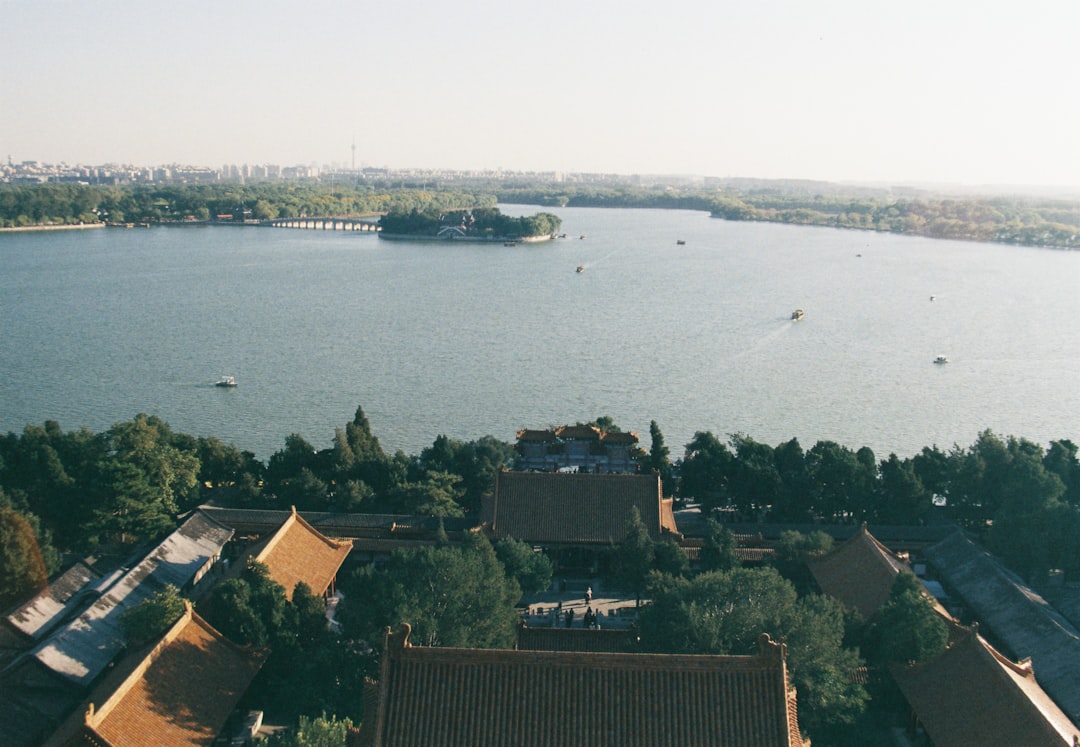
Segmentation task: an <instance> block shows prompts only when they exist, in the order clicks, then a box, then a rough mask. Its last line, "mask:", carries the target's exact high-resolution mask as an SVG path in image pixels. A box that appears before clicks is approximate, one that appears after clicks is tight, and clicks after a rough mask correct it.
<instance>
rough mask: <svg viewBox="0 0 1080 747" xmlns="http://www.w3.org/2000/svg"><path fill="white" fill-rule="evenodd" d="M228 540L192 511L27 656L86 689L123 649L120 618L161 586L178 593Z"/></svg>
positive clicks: (225, 533)
mask: <svg viewBox="0 0 1080 747" xmlns="http://www.w3.org/2000/svg"><path fill="white" fill-rule="evenodd" d="M232 535H233V530H231V529H229V528H227V527H225V526H222V525H221V524H219V523H218V522H217V521H215V520H213V519H212V518H210V517H209V516H207V515H206V514H205V513H203V512H201V511H196V512H195V513H194V514H192V515H191V517H190V518H188V519H187V521H185V522H184V523H183V524H182V525H181V526H180V527H179V528H178V529H177V530H176V531H175V532H173V533H172V534H170V535H169V536H168V537H166V538H165V540H164V541H163V542H162V543H161V544H160V545H158V546H157V547H155V548H154V549H153V550H152V551H151V552H150V553H149V554H148V555H147V556H146V557H145V558H143V560H142V561H140V562H139V563H138V564H137V565H136V566H135V567H134V568H132V569H131V570H130V571H128V572H127V573H124V574H122V575H120V576H119V577H113V579H110V580H111V581H112V582H111V583H110V584H109V585H108V586H107V587H105V588H102V589H101V594H102V595H101V597H100V598H99V599H98V600H97V602H95V603H94V604H93V605H92V606H91V607H90V608H89V609H87V610H86V611H85V612H83V613H82V614H81V615H79V617H78V618H76V619H74V620H72V621H71V622H69V623H68V624H67V625H65V626H64V627H62V628H59V629H57V630H56V632H55V633H53V634H52V635H50V636H48V637H47V638H46V639H45V640H44V641H43V642H42V643H41V644H40V645H39V646H38V647H37V648H36V649H34V652H33V655H34V657H36V658H37V659H38V661H40V662H41V663H42V664H44V665H45V666H46V667H48V668H49V669H51V670H53V671H54V672H56V673H58V674H60V675H62V676H64V677H66V678H68V679H69V680H72V681H74V682H76V683H78V684H80V685H89V684H90V683H91V682H92V681H93V680H94V679H95V678H96V677H97V676H98V675H99V674H100V673H101V672H102V670H104V669H105V667H107V666H108V664H109V662H110V661H112V659H113V658H114V657H115V656H116V655H117V654H118V653H119V652H120V651H121V650H122V649H123V647H124V634H123V630H122V629H121V626H120V616H121V615H122V614H123V612H124V611H125V610H127V609H130V608H131V607H134V606H135V605H136V604H138V603H139V602H141V601H143V600H144V599H147V598H149V597H150V596H152V595H153V594H155V593H157V592H159V591H161V590H163V589H164V588H165V586H166V585H167V584H171V585H173V586H176V587H177V588H181V589H182V588H183V587H184V586H185V585H186V584H188V583H189V582H191V581H192V580H193V579H194V577H195V575H196V574H197V573H198V572H199V571H200V570H201V569H202V568H203V567H204V566H206V565H207V563H208V562H210V560H211V559H212V558H213V557H214V556H216V555H217V554H218V553H220V552H221V548H222V547H224V546H225V543H226V542H228V541H229V539H230V538H231V537H232Z"/></svg>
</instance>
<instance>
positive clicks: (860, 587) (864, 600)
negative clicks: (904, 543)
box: [808, 524, 911, 619]
mask: <svg viewBox="0 0 1080 747" xmlns="http://www.w3.org/2000/svg"><path fill="white" fill-rule="evenodd" d="M808 565H809V566H810V572H811V573H812V574H813V576H814V580H815V581H817V584H818V586H819V587H820V588H821V590H822V591H823V592H825V594H827V595H829V596H831V597H833V598H835V599H838V600H840V601H841V602H842V603H843V604H844V606H845V607H849V608H851V609H855V610H858V611H859V613H860V614H861V615H862V616H863V617H864V618H868V619H869V618H871V617H873V616H874V615H876V614H877V611H878V610H879V609H880V608H881V605H883V604H884V603H885V602H886V601H887V600H888V598H889V592H890V591H892V587H893V582H895V581H896V577H897V575H899V574H900V572H901V571H906V570H911V569H910V568H909V567H908V564H907V560H906V559H905V558H903V557H902V556H900V555H898V554H896V553H894V552H893V551H892V550H890V549H889V548H887V547H885V545H883V544H881V543H880V542H878V541H877V540H876V539H875V538H874V536H873V535H872V534H870V532H869V531H868V530H867V528H866V525H865V524H863V525H862V528H861V529H860V530H859V531H858V532H857V533H856V534H855V535H854V536H853V537H851V538H850V539H847V540H845V541H844V542H843V543H842V544H840V545H838V546H837V547H835V548H833V549H832V550H831V551H830V552H828V553H826V554H825V555H822V556H821V557H818V558H812V559H811V560H810V561H809V562H808Z"/></svg>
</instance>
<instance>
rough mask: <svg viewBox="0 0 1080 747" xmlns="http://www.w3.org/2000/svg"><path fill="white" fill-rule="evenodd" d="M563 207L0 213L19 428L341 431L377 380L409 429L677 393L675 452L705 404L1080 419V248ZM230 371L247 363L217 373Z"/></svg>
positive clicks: (640, 419) (270, 433) (670, 416)
mask: <svg viewBox="0 0 1080 747" xmlns="http://www.w3.org/2000/svg"><path fill="white" fill-rule="evenodd" d="M504 210H505V211H506V212H514V213H529V214H531V213H533V212H536V211H537V210H538V208H533V207H520V206H504ZM555 212H557V213H558V214H559V215H560V216H561V217H562V218H563V230H565V231H567V233H568V234H569V236H570V238H567V239H564V240H557V241H554V242H550V243H546V244H541V245H532V246H529V245H520V244H519V245H518V246H516V247H504V246H502V245H501V244H498V245H495V246H487V245H476V244H462V245H452V246H448V245H437V244H428V243H411V242H391V241H385V240H380V239H377V238H375V237H374V236H370V235H357V234H352V235H350V234H342V233H333V232H322V231H298V230H285V229H269V228H251V227H247V228H240V227H235V228H234V227H171V228H153V229H149V230H146V229H132V230H119V229H101V230H93V231H73V232H50V233H19V234H11V233H8V234H0V299H2V300H0V329H2V330H3V337H2V340H3V344H2V346H0V431H3V432H7V431H21V429H22V428H23V426H24V425H25V424H27V423H41V422H43V421H44V420H46V419H51V420H57V421H59V422H60V424H61V427H63V428H64V429H65V430H72V429H76V428H79V427H81V426H87V427H89V428H91V429H92V430H104V429H105V428H108V427H109V426H110V425H111V424H113V423H114V422H117V421H120V420H125V419H128V418H131V417H132V416H134V415H135V414H136V413H139V412H146V413H152V414H156V415H159V416H160V417H162V418H163V419H165V420H166V421H168V422H169V423H170V424H171V425H172V426H173V428H174V429H176V430H179V431H182V432H186V433H192V434H196V435H217V436H219V437H221V438H222V439H224V440H226V441H228V442H232V443H235V444H236V445H237V446H240V447H241V448H245V449H250V450H252V451H254V452H255V453H256V455H257V456H259V457H260V458H262V459H266V458H268V457H269V455H270V454H271V453H272V452H273V451H275V450H277V449H279V448H281V447H282V445H283V444H284V440H285V437H286V436H287V435H288V434H290V433H294V432H295V433H299V434H301V435H303V436H304V437H305V438H306V439H308V440H309V441H310V442H311V443H312V444H313V445H315V446H316V447H319V448H321V447H326V446H329V445H330V442H331V439H332V437H333V433H334V429H335V427H338V426H340V425H343V424H344V423H345V422H347V421H349V420H351V418H352V415H353V413H354V412H355V410H356V407H357V405H362V406H363V408H364V411H365V412H366V413H367V415H368V417H369V419H370V420H371V423H372V426H373V428H374V429H375V433H376V435H377V436H378V437H379V439H380V441H381V442H382V443H383V446H384V447H385V448H387V449H388V450H396V449H402V450H404V451H406V452H407V453H418V452H419V451H420V450H421V449H422V448H424V447H425V446H427V445H429V444H430V443H431V442H432V440H433V439H434V438H435V436H436V435H438V434H440V433H445V434H447V435H449V436H452V437H455V438H461V439H472V438H478V437H480V436H482V435H485V434H491V435H493V436H495V437H497V438H499V439H502V440H507V441H511V440H513V438H514V433H515V431H516V430H517V429H518V428H520V427H523V426H529V427H544V426H547V425H551V424H562V423H566V422H575V421H578V420H589V419H592V418H595V417H597V416H599V415H610V416H612V417H613V418H614V420H615V422H616V423H617V424H619V425H620V426H621V427H622V428H624V429H632V430H637V431H639V432H641V433H642V434H643V442H644V445H646V446H647V444H648V435H647V433H648V425H649V421H650V420H651V419H655V420H656V421H657V422H658V423H659V425H660V427H661V429H662V431H663V433H664V435H665V439H666V441H667V444H668V446H669V447H670V448H671V449H672V452H673V453H674V454H678V453H681V450H682V446H683V445H684V444H685V443H686V442H687V441H688V440H689V439H690V438H691V437H692V436H693V433H694V431H696V430H711V431H713V432H714V433H716V434H718V435H724V434H728V433H732V432H736V431H739V432H743V433H747V434H749V435H751V436H753V437H754V438H756V439H758V440H761V441H765V442H768V443H771V444H776V443H778V442H780V441H783V440H787V439H789V438H791V437H792V436H795V437H798V438H799V440H800V442H801V443H802V444H803V445H804V447H807V448H808V447H809V446H811V445H813V443H814V442H815V441H817V440H818V439H832V440H836V441H839V442H841V443H843V444H846V445H849V446H851V447H853V448H858V447H859V446H863V445H867V446H870V447H872V448H873V449H874V450H875V452H877V453H878V456H879V457H883V456H885V455H887V454H888V452H890V451H895V452H897V453H898V454H900V455H910V454H912V453H914V452H916V451H918V450H919V449H920V448H922V447H923V446H925V445H929V444H935V443H936V444H938V445H940V446H942V447H948V446H951V445H952V444H954V443H959V444H960V445H962V446H967V445H970V444H971V443H972V442H973V441H974V439H975V437H976V435H977V434H978V432H979V431H980V430H982V429H984V428H991V429H993V430H994V431H996V432H998V433H1000V434H1003V435H1004V434H1013V435H1018V436H1025V437H1027V438H1030V439H1032V440H1035V441H1038V442H1040V443H1043V444H1046V443H1047V442H1048V441H1049V440H1050V439H1058V438H1071V439H1073V440H1078V439H1080V433H1078V432H1077V431H1078V424H1080V387H1078V386H1077V384H1078V382H1080V335H1078V334H1077V333H1076V331H1075V330H1074V327H1075V320H1076V310H1075V307H1076V296H1077V291H1078V289H1080V254H1075V253H1069V252H1062V251H1053V250H1042V249H1020V248H1015V247H1000V246H993V245H985V244H973V243H959V242H947V241H932V240H928V239H920V238H910V237H901V236H889V235H878V234H873V233H863V232H853V231H838V230H831V229H821V228H802V227H794V226H780V225H768V224H752V223H730V222H726V221H720V220H713V219H710V218H709V217H708V216H707V215H706V214H703V213H698V212H689V211H658V210H600V209H584V208H578V209H561V210H557V211H555ZM580 235H585V238H584V239H582V238H578V237H579V236H580ZM679 239H681V240H684V241H685V242H686V243H685V245H683V246H677V245H676V241H677V240H679ZM578 265H584V266H585V271H584V272H582V273H577V272H575V268H576V267H577V266H578ZM931 296H933V300H931ZM796 307H802V308H804V309H805V310H806V318H805V319H804V320H803V321H801V322H792V321H791V320H790V314H791V311H792V310H793V309H794V308H796ZM938 354H944V355H947V356H948V357H949V359H950V363H948V364H947V365H934V364H933V363H932V361H933V359H934V357H935V356H936V355H938ZM225 374H231V375H234V376H236V378H237V380H238V381H239V386H238V387H237V388H236V389H232V390H226V389H219V388H215V387H214V386H213V382H214V381H215V380H217V378H218V377H219V376H221V375H225Z"/></svg>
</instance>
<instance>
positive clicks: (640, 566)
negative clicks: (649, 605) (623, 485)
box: [610, 506, 656, 606]
mask: <svg viewBox="0 0 1080 747" xmlns="http://www.w3.org/2000/svg"><path fill="white" fill-rule="evenodd" d="M655 557H656V550H655V547H654V545H653V541H652V538H651V537H649V530H648V528H647V527H646V526H645V522H644V521H642V520H641V513H640V512H639V511H638V509H637V506H635V507H634V508H632V509H631V513H630V528H629V530H628V531H627V533H626V536H625V537H624V538H623V540H622V542H621V543H620V544H619V545H617V546H616V547H615V552H614V555H613V557H612V570H611V576H610V580H611V583H612V584H613V585H614V586H615V588H617V589H621V590H622V591H624V592H627V593H630V594H633V595H634V598H635V599H636V600H637V604H638V605H639V606H640V605H641V598H642V595H643V594H644V593H645V589H646V587H647V586H648V582H649V573H650V572H651V571H652V570H653V562H654V560H655Z"/></svg>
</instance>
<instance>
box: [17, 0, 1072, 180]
mask: <svg viewBox="0 0 1080 747" xmlns="http://www.w3.org/2000/svg"><path fill="white" fill-rule="evenodd" d="M0 11H2V12H3V17H4V23H3V24H2V25H0V107H2V110H3V116H0V157H2V158H3V161H4V163H6V162H7V159H8V157H9V156H10V157H11V159H12V160H13V161H14V162H16V163H19V162H23V161H31V160H36V161H40V162H43V163H58V162H61V161H63V162H67V163H69V164H76V163H84V164H105V163H117V164H141V165H147V166H154V165H164V164H185V165H194V166H206V167H212V168H220V167H221V166H222V165H223V164H244V163H247V164H252V165H257V164H282V165H286V164H288V165H293V164H317V165H319V166H335V165H336V166H338V167H341V168H350V167H351V166H352V165H353V164H354V163H355V165H356V167H357V168H360V167H364V166H370V167H388V168H394V169H400V170H404V169H415V168H421V169H431V170H440V169H444V170H468V171H485V170H499V169H501V170H508V171H526V172H573V173H609V174H657V175H661V174H671V175H701V176H715V177H721V178H723V177H750V178H763V179H815V180H823V181H833V182H849V183H851V182H856V183H867V182H869V183H893V184H929V183H939V184H967V185H1018V186H1051V187H1053V186H1072V187H1075V186H1080V137H1078V136H1077V135H1076V134H1075V133H1076V125H1077V123H1078V122H1080V97H1077V96H1076V95H1075V93H1074V89H1075V84H1076V82H1077V81H1078V80H1080V56H1077V55H1076V54H1075V51H1074V46H1075V45H1074V34H1075V29H1076V28H1077V23H1076V22H1077V21H1078V20H1080V6H1075V5H1070V4H1066V3H1060V2H1057V1H1056V0H1054V1H1051V0H1032V1H1031V2H1027V3H1024V4H1022V5H1021V4H1018V3H1006V4H991V5H985V4H975V3H973V2H966V0H954V1H953V2H945V3H941V2H940V1H937V2H934V1H932V0H915V1H914V2H909V3H905V4H900V5H895V4H894V5H890V6H887V7H886V6H881V5H879V4H873V3H870V4H868V3H863V2H857V1H856V0H824V1H823V2H820V3H811V4H807V3H799V2H795V1H794V0H763V2H760V3H740V4H735V3H717V4H706V3H698V2H689V1H688V0H672V2H669V3H666V4H663V5H654V6H633V7H630V6H626V5H625V4H622V3H615V2H612V1H610V0H596V1H595V2H590V3H573V2H569V0H553V2H551V3H548V4H545V5H544V6H543V8H542V9H541V8H539V7H531V6H526V5H522V4H515V3H500V2H494V0H464V1H463V2H460V3H455V4H449V5H447V4H440V3H434V2H431V1H430V0H402V1H401V2H397V3H380V4H367V3H359V4H354V3H345V2H336V1H331V0H312V2H309V3H305V4H304V5H303V6H300V5H297V4H293V3H285V2H264V3H256V2H253V0H240V1H239V2H235V3H228V4H220V3H212V2H209V1H208V0H193V2H190V3H184V4H181V5H173V6H160V5H158V4H146V3H137V2H133V1H132V0H116V1H115V2H111V3H109V5H108V7H107V9H106V8H103V7H102V6H99V5H96V4H87V3H80V2H77V1H76V0H58V1H57V2H49V3H26V2H17V1H16V0H0ZM106 11H107V12H106ZM354 146H355V149H354Z"/></svg>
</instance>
